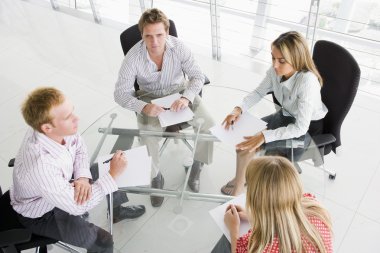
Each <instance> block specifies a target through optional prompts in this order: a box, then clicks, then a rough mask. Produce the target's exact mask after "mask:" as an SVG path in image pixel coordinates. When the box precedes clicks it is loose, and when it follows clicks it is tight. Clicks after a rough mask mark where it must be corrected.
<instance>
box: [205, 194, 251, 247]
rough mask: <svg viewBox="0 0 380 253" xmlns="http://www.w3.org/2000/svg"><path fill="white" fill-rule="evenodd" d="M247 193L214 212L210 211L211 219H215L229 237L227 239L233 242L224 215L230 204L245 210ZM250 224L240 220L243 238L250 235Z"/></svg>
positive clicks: (215, 209)
mask: <svg viewBox="0 0 380 253" xmlns="http://www.w3.org/2000/svg"><path fill="white" fill-rule="evenodd" d="M245 198H246V195H245V193H243V194H241V195H239V196H237V197H236V198H234V199H232V200H230V201H228V202H226V203H224V204H223V205H220V206H218V207H216V208H214V209H212V210H210V211H209V213H210V215H211V217H212V218H213V219H214V221H215V223H216V224H217V225H218V227H219V228H220V229H221V230H222V232H223V234H224V235H225V236H226V237H227V239H228V240H229V241H230V242H231V235H230V231H229V230H228V228H227V226H226V224H225V223H224V214H225V212H226V209H227V206H228V205H230V204H233V205H238V206H241V207H243V208H245ZM250 228H251V227H250V224H249V222H248V221H247V220H240V230H239V236H240V237H241V236H243V235H244V234H246V233H248V230H249V229H250Z"/></svg>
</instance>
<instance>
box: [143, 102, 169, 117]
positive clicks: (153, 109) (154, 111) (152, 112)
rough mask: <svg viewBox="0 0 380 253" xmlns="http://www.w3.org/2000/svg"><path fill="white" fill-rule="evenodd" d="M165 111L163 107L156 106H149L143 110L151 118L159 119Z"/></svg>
mask: <svg viewBox="0 0 380 253" xmlns="http://www.w3.org/2000/svg"><path fill="white" fill-rule="evenodd" d="M164 111H165V110H164V109H163V108H162V107H161V106H159V105H155V104H147V105H146V106H144V108H143V109H142V112H143V113H144V114H145V115H147V116H151V117H157V116H158V115H159V114H160V113H161V112H164Z"/></svg>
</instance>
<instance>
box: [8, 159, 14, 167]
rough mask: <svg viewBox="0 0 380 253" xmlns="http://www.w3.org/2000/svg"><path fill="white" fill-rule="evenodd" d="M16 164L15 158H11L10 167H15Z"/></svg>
mask: <svg viewBox="0 0 380 253" xmlns="http://www.w3.org/2000/svg"><path fill="white" fill-rule="evenodd" d="M14 166H15V158H12V159H11V160H9V162H8V167H14Z"/></svg>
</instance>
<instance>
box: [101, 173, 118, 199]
mask: <svg viewBox="0 0 380 253" xmlns="http://www.w3.org/2000/svg"><path fill="white" fill-rule="evenodd" d="M96 182H97V183H98V184H99V185H100V187H101V188H102V190H103V192H104V194H105V195H107V194H111V193H112V192H115V191H117V190H118V186H117V184H116V182H115V180H114V179H113V177H112V176H111V175H110V174H109V173H106V174H105V175H104V176H102V177H101V178H99V180H98V181H96Z"/></svg>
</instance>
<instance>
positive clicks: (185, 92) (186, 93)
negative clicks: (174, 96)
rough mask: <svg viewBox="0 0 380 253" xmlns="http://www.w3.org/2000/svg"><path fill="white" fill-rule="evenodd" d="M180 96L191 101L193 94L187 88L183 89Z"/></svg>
mask: <svg viewBox="0 0 380 253" xmlns="http://www.w3.org/2000/svg"><path fill="white" fill-rule="evenodd" d="M182 97H185V98H187V99H188V100H189V101H190V102H191V103H193V101H194V98H195V94H194V93H193V92H191V91H189V90H185V91H184V92H183V94H182Z"/></svg>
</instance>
